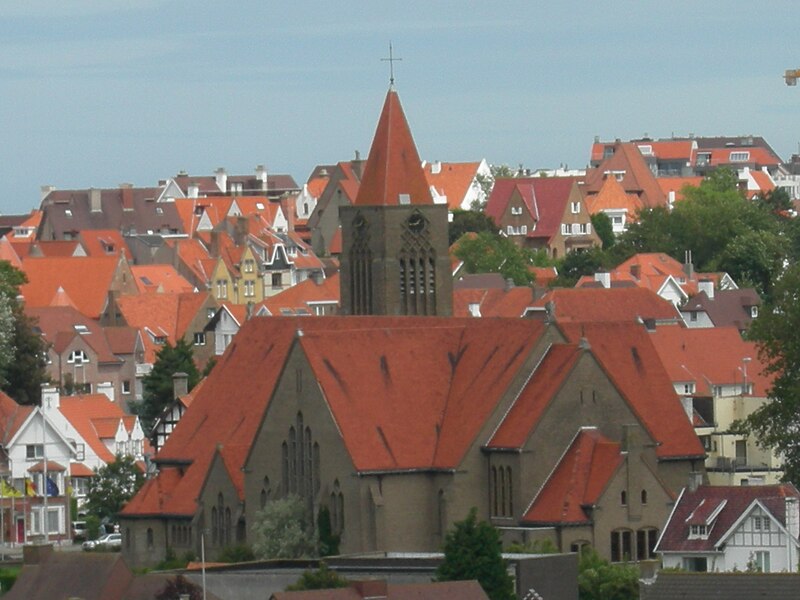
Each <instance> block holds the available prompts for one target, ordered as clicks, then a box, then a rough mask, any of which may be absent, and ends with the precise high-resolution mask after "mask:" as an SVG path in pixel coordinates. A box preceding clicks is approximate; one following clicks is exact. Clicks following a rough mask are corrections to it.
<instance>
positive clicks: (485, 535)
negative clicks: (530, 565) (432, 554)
mask: <svg viewBox="0 0 800 600" xmlns="http://www.w3.org/2000/svg"><path fill="white" fill-rule="evenodd" d="M468 579H476V580H477V581H478V583H480V584H481V587H482V588H483V591H485V592H486V595H487V596H489V598H491V600H513V599H514V598H515V597H516V596H515V595H514V582H513V581H512V579H511V576H510V575H509V574H508V570H507V565H506V561H505V560H504V559H503V555H502V544H501V542H500V533H499V532H498V531H497V529H495V528H494V527H493V526H492V525H491V524H490V523H487V522H486V521H482V520H481V521H479V520H478V516H477V510H476V509H475V508H473V509H472V510H470V512H469V515H468V516H467V518H466V519H464V520H463V521H458V522H457V523H455V525H454V527H453V529H451V530H450V531H448V532H447V536H446V537H445V542H444V560H443V561H442V563H441V564H440V565H439V568H438V569H437V570H436V581H462V580H468Z"/></svg>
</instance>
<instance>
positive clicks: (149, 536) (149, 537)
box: [147, 527, 155, 550]
mask: <svg viewBox="0 0 800 600" xmlns="http://www.w3.org/2000/svg"><path fill="white" fill-rule="evenodd" d="M153 546H155V542H154V540H153V529H152V528H151V527H148V528H147V549H148V550H152V549H153Z"/></svg>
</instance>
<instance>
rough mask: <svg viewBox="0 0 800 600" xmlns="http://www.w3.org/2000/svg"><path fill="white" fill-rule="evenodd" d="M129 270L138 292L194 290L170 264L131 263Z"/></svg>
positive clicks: (176, 292)
mask: <svg viewBox="0 0 800 600" xmlns="http://www.w3.org/2000/svg"><path fill="white" fill-rule="evenodd" d="M131 272H132V273H133V277H134V280H135V281H136V287H137V288H139V293H145V292H154V293H159V294H178V293H182V292H189V293H191V292H194V286H193V285H192V284H191V283H189V282H188V281H186V279H184V278H183V277H181V275H179V274H178V271H176V270H175V267H173V266H172V265H131Z"/></svg>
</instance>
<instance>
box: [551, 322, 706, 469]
mask: <svg viewBox="0 0 800 600" xmlns="http://www.w3.org/2000/svg"><path fill="white" fill-rule="evenodd" d="M559 328H560V329H561V330H562V331H563V332H564V335H566V337H567V338H568V339H570V340H573V341H578V340H579V339H581V338H584V337H585V338H586V339H587V340H588V342H589V344H590V346H591V351H592V354H593V355H594V357H595V358H596V359H597V360H598V362H599V363H600V365H601V367H602V368H603V370H604V371H605V372H606V374H607V375H608V376H609V378H610V379H611V381H612V382H613V383H614V385H615V386H616V388H617V389H618V390H619V391H620V393H621V394H622V396H623V397H624V398H625V399H626V400H627V402H628V405H629V406H630V407H631V409H632V410H633V412H634V414H636V415H637V416H638V417H639V419H640V421H641V423H642V425H643V426H644V427H645V429H646V430H647V431H648V432H650V435H651V437H652V438H653V439H654V440H655V441H656V442H657V443H658V444H659V445H658V448H657V449H656V455H657V456H658V457H659V458H661V459H665V458H682V457H687V456H690V457H703V456H705V451H704V450H703V446H702V445H701V444H700V440H699V439H698V438H697V436H696V435H695V432H694V428H693V427H692V424H691V422H690V421H689V419H688V418H687V417H686V413H685V412H684V410H683V407H682V405H681V402H680V400H679V399H678V396H677V395H676V394H675V389H674V387H673V385H672V380H671V379H670V377H669V375H668V374H667V372H666V370H665V369H664V366H663V364H662V362H661V358H660V356H659V355H658V353H657V352H656V349H655V347H654V346H653V343H652V340H650V338H649V337H648V333H647V331H646V330H645V328H644V327H643V326H641V325H638V324H635V323H631V324H626V323H621V322H620V323H567V324H559Z"/></svg>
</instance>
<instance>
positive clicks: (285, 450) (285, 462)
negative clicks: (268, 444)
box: [281, 442, 289, 494]
mask: <svg viewBox="0 0 800 600" xmlns="http://www.w3.org/2000/svg"><path fill="white" fill-rule="evenodd" d="M281 487H282V490H281V491H282V492H283V493H284V494H288V493H289V445H288V444H287V443H286V442H283V444H281Z"/></svg>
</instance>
